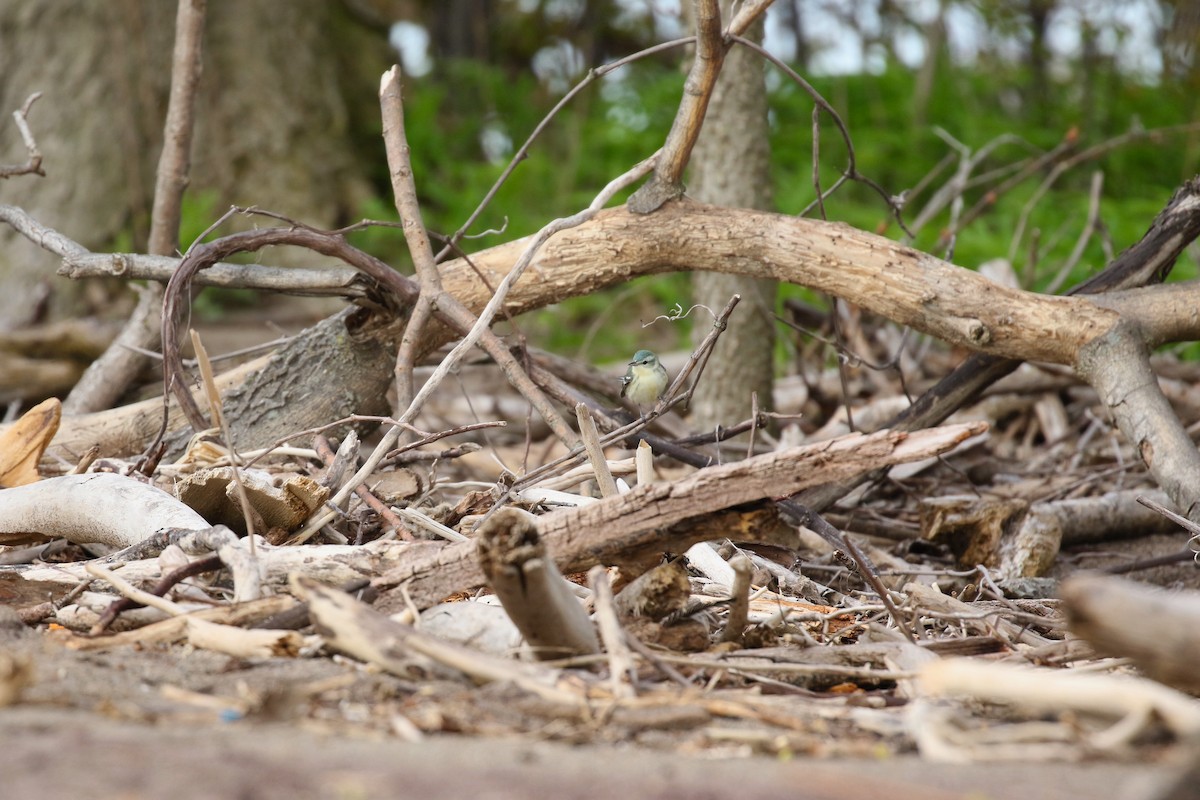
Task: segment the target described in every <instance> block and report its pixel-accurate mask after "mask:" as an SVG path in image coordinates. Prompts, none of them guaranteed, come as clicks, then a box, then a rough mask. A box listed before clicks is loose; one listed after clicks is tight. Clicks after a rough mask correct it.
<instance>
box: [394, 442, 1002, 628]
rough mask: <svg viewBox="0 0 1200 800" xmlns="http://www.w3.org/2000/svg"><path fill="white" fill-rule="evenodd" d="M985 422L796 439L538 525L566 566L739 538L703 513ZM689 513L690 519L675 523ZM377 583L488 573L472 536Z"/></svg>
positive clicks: (934, 448)
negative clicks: (785, 446)
mask: <svg viewBox="0 0 1200 800" xmlns="http://www.w3.org/2000/svg"><path fill="white" fill-rule="evenodd" d="M982 430H983V428H982V427H981V425H980V424H978V423H976V424H974V425H953V426H947V427H945V428H938V429H934V430H930V431H922V432H918V433H911V434H901V433H897V432H893V431H884V432H881V433H877V434H872V435H870V436H859V435H852V436H847V437H842V438H840V439H834V440H832V441H829V442H821V443H819V444H816V445H806V446H804V447H797V448H791V449H789V450H783V451H780V452H777V453H770V454H767V455H763V456H756V457H754V458H750V459H746V460H745V461H738V462H735V463H733V464H725V465H722V466H717V467H708V468H707V469H702V470H698V471H697V472H694V473H692V474H691V475H689V476H687V477H685V478H683V479H681V480H679V481H676V482H674V483H655V484H649V485H647V486H639V487H637V488H636V489H634V490H632V491H631V492H629V493H627V494H623V495H618V496H616V497H609V498H605V499H603V500H600V501H599V502H596V503H592V504H590V505H588V506H585V507H582V508H575V509H566V510H560V511H556V512H553V513H550V514H546V515H543V516H541V517H539V518H538V520H537V531H538V535H539V537H540V538H542V539H543V540H544V541H545V544H546V548H547V550H548V551H549V552H550V553H551V554H552V556H553V557H554V560H555V563H557V564H558V566H559V568H560V569H562V570H563V571H564V572H576V571H582V570H586V569H588V568H590V567H592V566H594V565H595V564H609V563H625V564H636V563H638V562H639V560H640V559H644V558H645V556H646V554H647V553H659V554H661V553H662V552H663V551H664V550H669V551H673V552H683V551H684V550H687V548H688V547H690V546H691V545H693V544H696V543H697V542H703V541H708V540H710V539H714V538H719V536H721V535H726V536H728V535H730V533H731V532H736V536H737V537H738V538H739V539H746V540H753V539H754V538H756V536H757V535H758V532H757V531H756V530H753V529H751V530H746V529H744V528H742V529H739V528H737V527H734V526H735V525H736V524H737V523H736V522H735V521H734V520H732V519H723V520H721V524H720V525H719V526H717V527H719V528H722V529H723V530H724V531H725V533H724V534H721V533H720V532H719V531H715V530H713V529H712V528H710V527H709V526H707V525H704V524H701V523H702V522H703V521H704V520H705V519H706V515H708V514H710V513H711V512H714V511H718V510H720V509H725V508H730V507H732V506H741V505H742V504H746V503H751V502H753V501H755V500H763V499H768V498H773V497H777V496H779V495H780V494H791V493H793V492H795V491H799V489H801V488H804V486H806V485H812V484H814V483H824V482H827V481H829V480H837V479H838V478H837V476H838V475H850V474H853V473H855V472H860V471H864V470H867V469H871V468H874V467H875V466H877V465H879V464H895V463H900V462H902V461H909V460H914V461H915V460H917V459H920V458H927V457H929V456H930V455H933V454H935V453H942V452H945V451H946V450H949V449H951V448H953V447H954V446H955V445H956V444H958V443H959V442H961V441H963V440H964V439H966V438H969V437H970V436H973V435H977V434H978V433H979V432H981V431H982ZM734 513H735V514H736V513H737V512H734ZM685 520H686V521H687V524H686V525H680V526H678V527H677V528H676V527H673V526H675V524H676V523H679V522H682V521H685ZM643 563H644V561H643ZM643 568H645V567H643ZM372 583H373V584H374V585H375V586H376V587H377V588H379V589H389V588H392V587H395V586H399V585H400V584H405V589H406V591H407V592H408V593H409V594H410V595H411V597H412V600H413V602H415V603H416V604H417V605H418V606H420V607H426V606H428V605H431V604H433V603H435V602H437V601H439V600H441V599H442V598H444V597H446V596H447V595H449V594H451V593H453V592H456V591H461V590H464V589H466V588H468V587H472V586H479V585H481V584H482V583H483V573H482V572H481V571H480V569H479V566H478V564H477V563H476V556H475V543H474V542H462V543H458V544H451V545H446V546H444V547H442V548H440V549H438V550H436V551H434V552H432V553H428V554H423V555H422V556H420V557H417V558H408V559H405V561H404V562H403V563H400V564H396V565H395V566H392V567H390V568H389V569H387V570H386V571H384V572H383V574H381V575H379V576H378V577H377V578H375V579H374V580H373V581H372Z"/></svg>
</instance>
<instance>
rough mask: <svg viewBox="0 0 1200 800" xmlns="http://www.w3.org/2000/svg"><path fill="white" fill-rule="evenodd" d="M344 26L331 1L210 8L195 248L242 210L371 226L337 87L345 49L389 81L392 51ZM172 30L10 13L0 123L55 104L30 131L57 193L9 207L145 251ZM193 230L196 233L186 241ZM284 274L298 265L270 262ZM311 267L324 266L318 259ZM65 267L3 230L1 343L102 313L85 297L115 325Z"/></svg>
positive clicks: (197, 149) (30, 8)
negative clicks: (18, 333)
mask: <svg viewBox="0 0 1200 800" xmlns="http://www.w3.org/2000/svg"><path fill="white" fill-rule="evenodd" d="M341 13H343V12H342V11H341V10H340V6H336V5H333V4H328V3H324V2H320V0H296V1H295V2H289V3H279V2H270V1H269V0H236V2H235V0H211V1H210V3H209V19H208V26H207V31H206V40H205V49H206V57H205V60H204V67H203V69H204V72H203V74H202V76H201V86H200V97H199V101H198V104H197V115H196V116H197V120H198V130H197V134H196V138H195V145H194V148H193V167H194V168H193V173H192V174H193V175H195V176H197V178H196V180H195V181H194V183H193V185H192V187H191V189H192V190H191V192H190V194H189V200H190V205H191V210H192V211H193V216H192V219H191V220H190V222H191V226H190V229H191V231H192V233H191V234H190V235H195V232H196V230H197V229H198V228H203V227H205V226H206V225H207V224H208V223H209V222H210V221H213V220H215V218H216V217H217V216H218V215H219V214H220V213H221V211H222V210H223V209H224V208H225V207H227V206H228V205H229V204H231V203H237V204H243V205H258V206H260V207H262V208H267V209H271V210H274V211H278V212H280V213H284V214H288V215H290V216H292V217H294V218H296V219H299V220H302V221H304V222H306V223H309V224H312V225H316V226H324V227H330V226H333V225H334V224H336V223H337V222H338V221H339V220H341V219H345V218H348V217H354V216H358V215H359V212H358V210H357V206H358V204H359V199H361V198H362V197H364V196H365V194H366V192H367V191H368V190H367V185H366V183H365V181H364V180H363V179H362V178H361V177H360V175H361V171H360V170H358V169H356V165H355V164H354V157H353V149H352V148H351V147H348V146H347V145H346V141H347V136H348V127H349V125H348V119H349V116H348V111H347V105H346V101H345V99H344V93H343V91H342V87H341V86H340V85H339V80H338V78H339V75H340V74H341V73H342V72H344V71H345V70H346V68H347V65H345V64H343V63H342V62H340V61H339V58H340V56H339V52H342V51H346V50H347V47H346V46H344V45H339V44H338V40H337V38H336V37H343V38H344V37H345V36H351V37H357V38H356V40H355V42H354V48H355V49H354V50H352V52H354V53H355V54H356V56H358V57H360V58H363V59H368V60H369V59H375V60H376V61H378V64H377V65H376V66H375V67H374V69H373V71H374V72H375V74H378V73H379V72H382V71H383V69H384V68H385V67H386V66H387V54H386V44H385V43H384V42H383V40H382V37H376V38H378V39H379V47H378V49H374V50H372V49H371V48H370V47H365V46H363V43H362V41H359V40H360V39H362V37H361V35H360V34H361V31H360V30H356V29H355V27H354V26H353V25H343V24H335V23H338V22H340V21H341V19H340V18H338V15H339V14H341ZM174 18H175V4H174V3H163V2H158V0H125V2H104V3H95V2H88V1H87V0H56V2H52V3H0V52H2V53H4V56H5V68H4V69H3V70H0V114H2V115H3V117H4V118H6V119H9V118H10V116H9V115H10V114H11V113H12V111H14V110H16V109H18V108H20V107H21V105H22V103H24V101H25V98H27V97H28V96H29V95H30V94H32V93H33V92H35V91H42V92H44V93H45V96H44V97H43V98H42V99H41V100H40V101H39V102H38V103H37V104H36V105H34V107H33V110H32V112H31V113H30V119H29V123H30V126H31V128H32V130H33V133H34V136H35V137H36V139H37V141H38V144H39V146H40V148H41V150H42V152H43V154H44V156H45V162H44V167H45V170H46V177H44V178H35V177H20V178H15V179H13V180H11V181H8V182H7V183H8V184H9V185H8V186H7V187H6V189H7V192H6V196H7V199H8V201H9V202H13V203H15V204H17V205H20V206H21V207H23V208H24V209H26V210H27V211H29V213H31V214H32V215H33V216H34V217H36V218H37V219H39V220H42V221H44V222H45V223H47V224H49V225H50V226H52V227H54V228H55V229H56V230H59V231H62V232H63V233H64V234H66V235H68V236H71V237H72V238H74V239H75V240H76V241H78V242H80V243H81V244H83V245H84V246H85V247H88V248H89V249H91V250H103V249H111V246H110V245H111V244H112V243H113V242H114V241H115V240H118V239H119V238H120V237H123V236H127V235H129V232H130V231H132V238H133V241H132V242H130V243H128V244H126V245H123V246H122V247H121V248H120V249H125V250H136V251H144V250H145V239H146V234H147V230H148V224H149V218H150V205H151V201H152V199H153V186H154V170H155V165H156V164H157V161H158V154H159V150H160V149H161V138H162V125H163V115H164V113H165V110H166V101H167V93H168V88H169V83H170V77H171V76H170V65H171V49H172V38H173V31H174ZM280 65H286V68H281V66H280ZM18 155H21V156H23V153H22V152H21V144H20V139H19V138H18V137H17V136H16V132H15V130H14V129H13V127H12V126H10V125H4V126H2V127H0V161H4V162H6V163H7V162H9V161H13V162H16V161H20V160H23V159H22V158H17V157H16V156H18ZM188 205H189V203H188V201H185V213H186V211H187V209H188ZM240 224H242V225H243V226H244V225H247V224H249V223H247V222H241V223H240ZM187 230H188V227H187V222H186V221H185V233H184V236H185V238H186V237H187V236H188V235H189V234H188V233H187ZM183 244H184V246H186V245H187V244H188V242H187V241H184V242H183ZM281 259H282V260H283V261H284V262H286V261H287V256H285V255H283V254H277V255H272V260H273V261H276V262H278V261H280V260H281ZM304 259H305V262H306V263H312V257H311V254H306V255H305V256H304ZM56 266H57V260H56V259H54V258H53V257H51V256H49V255H48V254H46V253H44V252H43V251H41V250H40V249H38V248H37V247H35V246H34V245H32V244H31V243H29V242H28V241H26V240H25V239H24V238H23V237H20V236H18V235H16V234H15V233H14V232H13V231H11V230H8V229H5V230H0V279H2V280H3V283H4V286H5V289H6V291H5V292H4V293H3V294H0V327H3V328H13V327H18V326H20V325H23V324H26V323H28V322H31V321H33V317H34V316H35V309H39V308H40V307H42V301H39V299H38V298H39V297H41V296H43V295H44V294H45V293H47V292H51V293H52V295H51V296H50V297H49V298H48V299H49V312H50V314H51V316H63V315H66V314H68V313H71V314H78V313H79V312H80V310H83V311H84V312H85V313H86V312H87V311H89V310H91V309H86V308H84V309H81V307H80V306H81V298H83V297H84V296H85V295H86V296H87V297H89V298H91V299H92V305H93V306H94V307H95V310H98V311H100V312H105V311H113V310H115V309H114V308H113V307H112V306H113V303H112V301H111V300H110V299H109V298H107V297H96V294H97V293H96V289H95V286H91V287H89V286H88V285H86V284H76V283H67V282H64V281H57V280H53V277H52V276H53V275H54V269H55V267H56ZM116 305H118V306H119V305H123V304H122V303H117V304H116Z"/></svg>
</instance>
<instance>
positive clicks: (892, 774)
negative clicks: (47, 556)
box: [0, 615, 1174, 800]
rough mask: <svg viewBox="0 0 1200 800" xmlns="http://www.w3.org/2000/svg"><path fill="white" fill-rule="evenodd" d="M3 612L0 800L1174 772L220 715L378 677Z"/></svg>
mask: <svg viewBox="0 0 1200 800" xmlns="http://www.w3.org/2000/svg"><path fill="white" fill-rule="evenodd" d="M2 616H3V615H0V617H2ZM14 622H15V620H12V619H11V617H9V618H8V619H7V620H5V619H3V618H0V654H4V655H7V656H10V657H15V658H16V659H18V661H20V662H21V663H24V664H26V665H27V666H28V667H29V668H31V669H32V672H33V676H34V677H33V682H32V683H31V684H30V685H29V686H27V687H26V688H25V689H24V691H23V692H22V694H21V696H20V700H19V702H18V703H17V704H15V705H13V706H9V707H7V708H4V709H0V753H3V757H2V760H0V763H2V764H3V767H0V774H2V779H0V797H2V798H27V797H29V798H32V797H38V798H46V799H47V800H53V799H54V798H60V797H89V798H121V800H136V799H139V798H160V797H171V798H174V800H191V799H192V798H197V800H198V799H199V798H255V799H257V798H289V800H302V799H303V798H339V799H341V798H347V799H349V798H354V799H358V798H362V799H363V800H365V799H366V798H393V797H419V798H461V797H473V798H477V799H478V800H492V799H497V800H499V799H501V798H533V797H555V798H576V797H578V798H588V799H589V800H606V799H607V798H614V799H619V800H628V799H629V798H637V797H661V798H672V797H679V798H716V797H745V798H767V797H787V798H799V799H800V800H809V799H812V800H817V799H818V798H828V799H829V800H835V799H836V800H852V799H853V798H887V800H906V799H907V798H913V799H914V800H915V799H917V798H919V800H941V798H972V799H973V800H984V799H985V798H990V799H991V800H1039V799H1040V798H1046V800H1050V799H1051V798H1053V799H1055V800H1057V799H1058V798H1061V799H1062V800H1074V799H1075V798H1130V799H1131V800H1132V799H1133V798H1138V799H1139V800H1141V799H1145V798H1151V797H1161V796H1162V795H1161V794H1159V791H1158V790H1157V789H1155V787H1156V786H1159V785H1161V784H1162V782H1163V781H1164V780H1165V779H1167V778H1169V777H1171V775H1172V774H1173V773H1174V770H1173V769H1172V768H1171V767H1169V766H1168V765H1165V764H1148V763H1123V764H1113V763H1086V764H1035V765H1025V764H990V765H989V764H984V765H937V764H930V763H928V762H922V761H921V760H919V759H918V758H916V757H915V756H905V757H898V758H880V759H862V760H854V761H846V760H818V759H812V758H798V757H797V758H790V759H780V758H770V757H763V756H758V757H751V758H741V759H712V758H696V757H688V756H682V755H679V754H676V753H671V752H660V751H652V750H647V749H644V748H637V747H632V746H615V747H614V746H599V745H587V746H571V745H564V744H558V743H553V742H539V741H531V740H529V739H513V738H494V737H486V738H485V737H466V736H456V735H449V734H445V735H442V734H439V735H433V736H426V737H425V738H424V739H423V740H422V741H419V742H406V741H404V740H403V739H401V738H400V737H397V736H395V735H392V734H390V733H387V732H382V731H380V730H378V728H377V727H376V728H372V727H371V726H367V725H361V726H355V725H353V724H350V723H349V722H347V716H352V714H349V712H348V714H347V715H343V716H342V717H341V718H340V719H339V720H338V721H337V722H336V723H332V722H321V721H319V720H316V719H314V718H313V717H312V716H311V715H306V714H296V713H289V712H288V711H287V709H286V704H284V707H283V710H277V711H276V713H275V716H277V717H279V718H280V719H281V721H272V720H271V714H267V713H260V714H258V715H257V716H255V717H251V718H238V717H236V716H234V717H229V716H228V715H226V716H223V715H222V713H221V712H220V709H219V708H218V706H220V705H221V703H220V702H215V703H214V704H213V706H212V707H206V706H205V705H204V704H203V703H201V702H198V698H202V697H208V698H214V699H215V700H217V701H221V700H234V699H236V698H238V697H245V696H248V695H254V694H255V693H259V694H261V693H262V692H264V691H274V692H276V693H279V692H281V690H285V689H287V688H288V687H295V686H313V685H318V684H321V683H322V682H330V681H339V680H340V681H350V682H355V683H361V684H362V687H360V688H363V691H362V692H360V693H359V694H360V696H361V697H367V698H369V697H371V696H372V695H373V694H376V695H377V694H378V691H379V689H380V685H381V684H382V683H385V682H387V681H391V680H393V679H391V678H389V677H388V676H384V675H375V674H371V673H369V672H365V671H363V670H362V669H361V668H360V667H359V666H357V665H354V664H350V663H346V662H339V661H335V660H333V659H328V658H325V659H309V660H290V661H289V660H282V659H281V660H276V661H272V662H264V663H256V664H246V663H241V662H234V661H232V660H231V659H229V658H227V657H224V656H218V655H215V654H212V653H206V652H201V651H191V650H189V649H188V648H184V647H172V648H161V649H153V650H136V649H133V648H121V649H116V650H112V651H108V652H99V653H80V652H74V651H69V650H66V649H64V648H62V647H61V646H59V645H55V644H50V643H49V642H47V640H46V639H45V637H44V636H43V635H42V634H40V633H38V632H34V631H29V630H27V629H25V628H24V627H23V626H20V625H19V623H18V624H14ZM164 688H170V689H172V690H177V692H175V693H172V692H166V691H164ZM189 692H190V693H195V694H194V695H187V694H186V693H189ZM181 696H182V698H183V699H181ZM346 702H347V703H349V702H351V701H350V700H347V701H346ZM368 702H369V701H368ZM225 719H228V720H230V721H223V720H225Z"/></svg>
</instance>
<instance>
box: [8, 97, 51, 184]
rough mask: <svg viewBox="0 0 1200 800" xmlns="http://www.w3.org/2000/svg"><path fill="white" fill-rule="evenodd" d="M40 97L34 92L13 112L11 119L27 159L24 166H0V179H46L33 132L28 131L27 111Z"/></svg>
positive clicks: (40, 152) (40, 153)
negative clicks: (30, 177)
mask: <svg viewBox="0 0 1200 800" xmlns="http://www.w3.org/2000/svg"><path fill="white" fill-rule="evenodd" d="M41 96H42V93H41V92H34V93H33V94H31V95H29V97H28V99H26V100H25V104H24V105H22V106H21V108H20V109H18V110H17V111H14V112H13V119H14V120H15V121H16V123H17V130H18V131H19V132H20V134H21V141H22V142H23V143H24V144H25V151H26V152H27V153H28V154H29V157H28V158H27V159H25V163H24V164H10V165H5V164H0V178H12V177H15V176H17V175H40V176H42V177H43V178H44V177H46V172H45V170H43V169H42V151H41V150H39V149H38V146H37V142H36V141H35V140H34V138H33V131H31V130H30V129H29V109H31V108H33V104H34V103H36V102H37V101H38V98H40V97H41Z"/></svg>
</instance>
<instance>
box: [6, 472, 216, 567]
mask: <svg viewBox="0 0 1200 800" xmlns="http://www.w3.org/2000/svg"><path fill="white" fill-rule="evenodd" d="M210 527H212V526H211V525H209V523H208V522H207V521H206V520H205V519H204V517H201V516H200V515H199V514H197V513H196V512H195V511H193V510H192V509H190V508H188V507H187V506H185V505H184V504H183V503H181V502H179V501H178V500H176V499H175V498H174V497H172V496H171V495H169V494H167V493H166V492H164V491H163V490H162V489H159V488H157V487H154V486H150V485H149V484H145V483H142V482H141V481H138V480H135V479H133V478H127V477H125V476H124V475H114V474H110V473H91V474H87V475H63V476H61V477H58V478H47V479H45V480H42V481H38V482H37V483H31V484H28V485H26V486H17V487H14V488H12V489H5V490H4V492H3V495H0V535H4V534H22V533H25V534H28V533H36V534H41V535H43V536H49V537H56V536H60V537H63V538H66V539H69V540H71V541H73V542H76V543H80V544H85V543H99V544H106V545H109V546H110V547H115V548H124V547H130V546H132V545H136V544H138V543H140V542H141V541H143V540H144V539H146V538H147V537H149V536H151V535H153V534H154V533H156V532H158V531H160V530H167V529H187V530H203V529H207V528H210Z"/></svg>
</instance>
